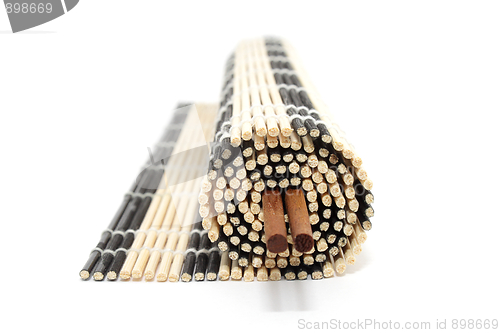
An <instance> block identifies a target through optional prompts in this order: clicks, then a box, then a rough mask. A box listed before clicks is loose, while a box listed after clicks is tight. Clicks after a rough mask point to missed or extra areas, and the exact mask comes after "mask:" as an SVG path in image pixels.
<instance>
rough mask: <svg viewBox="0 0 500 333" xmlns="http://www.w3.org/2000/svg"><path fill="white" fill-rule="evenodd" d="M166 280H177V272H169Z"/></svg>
mask: <svg viewBox="0 0 500 333" xmlns="http://www.w3.org/2000/svg"><path fill="white" fill-rule="evenodd" d="M168 281H170V282H178V281H179V274H177V273H171V274H170V275H169V276H168Z"/></svg>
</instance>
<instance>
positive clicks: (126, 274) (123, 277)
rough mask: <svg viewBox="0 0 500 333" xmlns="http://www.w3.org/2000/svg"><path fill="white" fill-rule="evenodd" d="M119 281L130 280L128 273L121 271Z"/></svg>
mask: <svg viewBox="0 0 500 333" xmlns="http://www.w3.org/2000/svg"><path fill="white" fill-rule="evenodd" d="M120 279H122V280H129V279H130V271H126V270H122V271H121V272H120Z"/></svg>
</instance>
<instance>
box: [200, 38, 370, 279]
mask: <svg viewBox="0 0 500 333" xmlns="http://www.w3.org/2000/svg"><path fill="white" fill-rule="evenodd" d="M220 99H221V107H220V109H219V112H218V116H217V124H216V131H217V132H216V134H215V137H214V141H215V142H216V144H215V145H213V148H212V150H211V156H210V162H209V170H208V173H207V176H206V177H205V179H204V180H203V185H202V188H201V191H200V195H199V198H198V199H199V203H200V210H199V213H200V216H201V217H202V218H203V223H202V226H203V228H205V229H206V230H208V231H209V238H210V240H211V241H212V242H213V243H216V244H217V245H218V247H219V249H220V250H221V251H222V252H223V253H226V252H227V253H228V256H229V259H230V260H231V267H232V272H234V274H232V275H231V276H232V277H233V275H234V277H233V278H235V279H237V278H239V277H240V276H241V272H244V273H243V275H244V276H245V280H253V279H254V275H256V276H257V280H267V279H270V280H279V279H281V276H282V275H284V276H285V278H286V279H304V278H307V276H308V275H311V277H312V278H313V279H320V278H322V277H330V276H332V275H333V274H334V271H336V272H337V273H338V274H342V273H343V272H344V271H345V269H346V265H352V264H354V262H355V261H356V258H355V255H359V254H360V253H361V245H362V244H363V243H364V242H365V240H366V231H368V230H370V229H371V221H370V218H371V217H372V216H373V208H372V206H371V204H372V203H373V195H372V193H371V192H370V190H371V189H372V186H373V183H372V181H371V180H370V179H369V178H368V175H367V173H366V171H365V170H364V168H363V166H362V161H361V158H360V157H359V156H358V155H357V153H356V151H355V150H354V148H353V146H352V145H350V144H349V143H348V142H347V140H346V138H345V135H344V133H343V132H342V131H341V130H340V128H339V127H338V125H337V124H336V123H335V122H334V121H333V119H332V116H331V114H330V113H329V112H328V111H327V109H326V107H325V105H324V104H323V103H322V102H321V100H320V98H319V97H318V94H317V92H316V91H315V89H314V87H313V86H312V84H311V83H310V80H309V79H308V77H307V75H306V73H305V72H304V70H303V68H302V67H301V66H300V63H299V62H298V59H297V56H296V53H295V51H294V50H293V49H292V48H291V46H290V45H289V44H288V43H286V42H285V41H281V40H278V39H273V38H268V39H255V40H247V41H243V42H241V43H240V44H239V45H238V47H237V49H236V51H235V53H234V55H233V56H232V57H230V59H229V61H228V63H227V66H226V73H225V80H224V85H223V88H222V93H221V97H220Z"/></svg>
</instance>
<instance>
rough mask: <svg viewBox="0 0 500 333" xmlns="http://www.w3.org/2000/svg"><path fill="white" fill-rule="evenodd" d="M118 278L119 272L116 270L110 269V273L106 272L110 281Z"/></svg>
mask: <svg viewBox="0 0 500 333" xmlns="http://www.w3.org/2000/svg"><path fill="white" fill-rule="evenodd" d="M117 278H118V274H116V272H115V271H109V272H108V274H106V279H108V280H109V281H114V280H116V279H117Z"/></svg>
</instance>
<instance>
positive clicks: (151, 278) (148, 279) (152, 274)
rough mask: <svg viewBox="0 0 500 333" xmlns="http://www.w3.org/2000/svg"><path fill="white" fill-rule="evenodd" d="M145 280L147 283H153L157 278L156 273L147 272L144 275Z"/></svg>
mask: <svg viewBox="0 0 500 333" xmlns="http://www.w3.org/2000/svg"><path fill="white" fill-rule="evenodd" d="M144 278H145V279H146V280H147V281H151V280H153V279H154V278H155V273H154V272H152V271H149V270H147V271H146V272H145V273H144Z"/></svg>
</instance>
